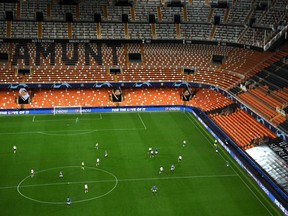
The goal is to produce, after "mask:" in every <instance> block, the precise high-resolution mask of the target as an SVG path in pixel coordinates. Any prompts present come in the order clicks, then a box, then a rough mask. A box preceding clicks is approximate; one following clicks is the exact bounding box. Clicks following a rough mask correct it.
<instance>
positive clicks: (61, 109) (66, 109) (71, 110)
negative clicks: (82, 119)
mask: <svg viewBox="0 0 288 216" xmlns="http://www.w3.org/2000/svg"><path fill="white" fill-rule="evenodd" d="M53 114H54V115H56V114H81V115H82V106H54V107H53Z"/></svg>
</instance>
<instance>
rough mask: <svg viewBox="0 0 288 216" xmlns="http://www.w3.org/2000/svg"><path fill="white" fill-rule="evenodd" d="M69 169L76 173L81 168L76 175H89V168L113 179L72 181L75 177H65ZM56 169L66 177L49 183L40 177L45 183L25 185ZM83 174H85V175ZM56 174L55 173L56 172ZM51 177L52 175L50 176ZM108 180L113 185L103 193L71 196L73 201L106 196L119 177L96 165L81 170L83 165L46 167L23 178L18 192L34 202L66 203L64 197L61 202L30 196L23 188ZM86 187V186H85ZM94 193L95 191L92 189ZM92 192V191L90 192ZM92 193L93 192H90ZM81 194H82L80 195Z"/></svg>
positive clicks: (79, 201) (95, 182)
mask: <svg viewBox="0 0 288 216" xmlns="http://www.w3.org/2000/svg"><path fill="white" fill-rule="evenodd" d="M67 169H73V171H72V172H71V173H74V174H76V173H75V169H79V172H77V174H76V175H79V173H80V174H81V172H82V173H84V174H85V175H87V176H89V174H87V170H89V171H97V172H98V174H99V175H104V176H105V175H108V176H110V178H111V177H112V178H111V179H93V180H86V181H84V180H83V181H72V180H73V179H69V180H67V179H65V180H64V178H65V174H66V176H67V172H66V173H65V170H67ZM55 170H57V171H59V170H62V171H63V173H64V178H63V181H57V180H56V181H57V182H50V183H47V182H45V179H42V178H41V179H40V180H39V181H44V183H42V182H41V183H37V184H27V185H24V184H23V183H24V182H25V181H26V182H27V181H28V180H33V179H34V178H37V176H39V175H41V174H43V173H47V172H55ZM84 174H83V175H84ZM54 175H55V173H54ZM49 177H50V176H49ZM107 182H111V183H113V185H111V187H109V188H107V190H106V191H105V192H103V193H101V194H100V195H95V196H93V197H88V198H83V199H74V198H73V197H70V198H71V200H72V201H71V202H72V203H81V202H87V201H91V200H95V199H99V198H101V197H104V196H106V195H108V194H110V193H111V192H112V191H113V190H114V189H115V188H116V187H117V185H118V179H117V177H116V176H115V175H114V174H113V173H111V172H108V171H106V170H103V169H100V168H96V167H87V166H85V170H81V167H80V166H66V167H55V168H50V169H45V170H40V171H38V172H35V176H34V177H33V178H32V177H31V175H28V176H26V177H25V178H24V179H22V180H21V181H20V183H19V184H18V185H17V191H18V193H19V194H20V195H21V196H22V197H24V198H26V199H29V200H31V201H34V202H38V203H44V204H65V203H66V199H63V201H61V202H59V201H47V200H42V199H39V198H33V196H31V195H30V196H28V195H25V193H23V192H21V188H29V187H49V186H50V187H51V186H55V187H59V186H60V187H62V186H63V187H64V186H65V185H66V186H67V185H68V186H71V187H72V186H73V185H79V184H81V185H84V184H88V185H91V184H92V185H93V184H97V183H107ZM83 188H84V187H83ZM91 192H92V193H93V191H91ZM89 193H90V192H89ZM76 194H77V195H78V196H79V192H78V193H76ZM90 194H91V193H90ZM42 195H43V196H44V197H45V194H41V196H42ZM67 196H71V195H67ZM80 196H81V195H80Z"/></svg>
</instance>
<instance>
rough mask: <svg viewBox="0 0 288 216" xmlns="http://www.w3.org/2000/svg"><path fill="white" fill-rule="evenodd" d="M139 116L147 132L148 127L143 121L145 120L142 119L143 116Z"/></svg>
mask: <svg viewBox="0 0 288 216" xmlns="http://www.w3.org/2000/svg"><path fill="white" fill-rule="evenodd" d="M138 116H139V118H140V120H141V122H142V124H143V126H144V128H145V130H147V127H146V125H145V123H144V121H143V119H142V118H141V116H140V114H139V113H138Z"/></svg>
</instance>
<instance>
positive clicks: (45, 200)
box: [0, 112, 281, 216]
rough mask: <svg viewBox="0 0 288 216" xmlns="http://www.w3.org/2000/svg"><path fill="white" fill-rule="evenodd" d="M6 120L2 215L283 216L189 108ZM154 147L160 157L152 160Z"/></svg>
mask: <svg viewBox="0 0 288 216" xmlns="http://www.w3.org/2000/svg"><path fill="white" fill-rule="evenodd" d="M77 118H78V120H79V121H78V120H77ZM0 122H1V124H0V143H1V147H0V170H1V178H0V214H1V215H17V216H19V215H21V216H24V215H29V216H31V215H32V216H33V215H35V216H36V215H37V216H38V215H41V216H45V215H53V216H57V215H75V216H81V215H85V216H87V215H98V216H101V215H107V216H111V215H123V216H130V215H131V216H132V215H133V216H139V215H140V216H141V215H143V216H147V215H149V216H154V215H155V216H162V215H163V216H164V215H165V216H169V215H171V216H172V215H173V216H174V215H183V216H187V215H194V216H208V215H211V216H212V215H213V216H218V215H219V216H225V215H227V216H228V215H229V216H243V215H245V216H246V215H250V216H251V215H253V216H271V215H273V216H275V215H281V214H280V213H279V211H278V210H277V209H276V208H275V207H274V206H273V204H272V203H271V202H270V201H269V200H268V199H267V198H266V197H265V196H264V195H263V193H262V192H261V191H260V190H258V189H257V188H256V186H255V185H254V183H252V181H251V180H250V179H249V177H247V176H246V175H244V174H243V173H242V172H241V170H240V169H239V167H237V166H236V164H235V163H234V162H233V161H230V159H229V157H228V156H227V155H226V154H225V152H223V151H222V149H220V151H219V153H216V152H215V150H214V147H213V138H212V137H211V136H210V135H209V134H207V132H206V131H205V130H204V129H203V128H202V127H201V126H200V125H199V123H198V122H197V121H196V120H195V119H194V118H193V117H192V115H191V114H189V113H184V112H151V113H150V112H149V113H148V112H147V113H146V112H145V113H101V114H99V113H98V114H83V115H56V116H53V115H36V116H30V115H29V116H28V115H27V116H1V117H0ZM183 140H186V146H185V147H183V146H182V143H183ZM97 142H98V143H99V149H96V148H95V144H96V143H97ZM13 145H16V146H17V152H16V153H13ZM149 147H152V148H153V149H155V148H156V147H157V148H158V149H159V153H158V155H155V157H153V158H150V157H149V155H148V154H147V152H148V148H149ZM105 151H107V153H108V157H107V158H105V157H104V152H105ZM179 155H181V156H182V157H183V160H182V161H181V162H178V156H179ZM96 158H100V165H99V166H96ZM227 160H228V161H230V166H229V167H226V161H227ZM81 162H84V163H85V167H84V170H83V169H81ZM172 164H174V165H175V171H174V173H173V172H171V171H170V166H171V165H172ZM161 166H163V168H164V172H163V173H161V174H159V168H160V167H161ZM31 169H34V171H35V175H34V177H32V176H31V175H30V170H31ZM60 170H61V171H62V172H63V178H59V172H60ZM84 184H87V185H88V188H89V192H88V193H84ZM153 185H156V186H157V188H158V191H157V193H156V194H153V193H152V192H151V187H152V186H153ZM68 196H69V197H70V198H71V207H67V206H66V199H67V197H68Z"/></svg>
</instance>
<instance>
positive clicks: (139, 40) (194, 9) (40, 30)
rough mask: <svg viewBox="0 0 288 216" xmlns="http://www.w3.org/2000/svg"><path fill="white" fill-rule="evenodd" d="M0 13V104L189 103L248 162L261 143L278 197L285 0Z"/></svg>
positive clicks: (285, 148) (73, 5)
mask: <svg viewBox="0 0 288 216" xmlns="http://www.w3.org/2000/svg"><path fill="white" fill-rule="evenodd" d="M0 10H1V12H2V13H0V27H1V31H0V40H1V44H0V71H1V72H0V95H1V97H0V101H1V103H0V109H1V110H5V109H30V108H31V109H36V108H53V107H55V106H76V105H81V106H82V107H110V106H120V107H121V106H124V107H126V106H166V105H175V106H176V105H178V106H179V105H183V106H193V107H197V108H199V109H201V110H202V111H203V112H204V114H205V116H206V117H208V118H210V119H211V120H212V121H213V122H214V123H215V124H216V125H217V126H218V127H219V128H221V130H222V131H224V132H225V133H226V134H227V135H228V137H229V138H230V139H231V142H232V141H233V142H234V143H236V144H237V146H238V147H239V149H241V151H243V152H245V153H246V154H247V155H249V156H250V157H251V158H253V159H254V160H255V161H256V162H257V163H259V164H261V163H262V162H263V161H261V160H263V158H260V159H259V158H257V155H259V152H257V151H261V147H267V148H268V149H269V151H270V153H271V155H270V156H269V160H268V156H267V160H265V161H264V162H263V164H261V166H262V168H263V170H264V171H265V172H267V173H268V174H269V176H271V178H272V179H273V182H275V183H276V184H277V185H279V186H280V188H281V189H283V191H284V193H286V195H287V193H288V166H287V163H288V144H287V133H288V119H287V118H288V114H287V113H288V43H287V28H288V1H287V0H267V1H263V0H252V1H251V0H229V1H228V0H227V1H225V0H223V1H212V0H181V1H180V0H149V1H148V0H114V1H113V0H99V1H94V0H31V1H30V0H10V1H8V0H7V1H6V0H1V1H0ZM22 87H24V88H26V90H27V93H28V95H29V96H30V98H29V101H27V102H26V103H25V100H24V102H23V101H22V102H23V103H21V104H20V103H19V100H18V99H19V88H22ZM116 88H117V89H116ZM22 93H23V92H22ZM24 94H26V92H24ZM120 96H121V98H119V97H120ZM250 112H253V113H255V115H257V118H256V117H255V116H252V115H251V114H250ZM264 121H265V122H266V124H264V123H263V122H264ZM269 126H270V127H269ZM271 127H274V128H276V129H277V132H276V131H272V130H271ZM265 149H266V148H265ZM266 150H267V149H266ZM279 197H280V199H281V200H284V201H283V202H285V197H281V196H280V195H279ZM286 203H287V200H286Z"/></svg>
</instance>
